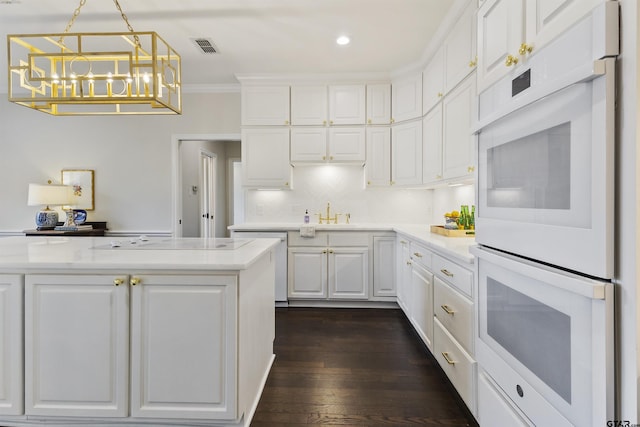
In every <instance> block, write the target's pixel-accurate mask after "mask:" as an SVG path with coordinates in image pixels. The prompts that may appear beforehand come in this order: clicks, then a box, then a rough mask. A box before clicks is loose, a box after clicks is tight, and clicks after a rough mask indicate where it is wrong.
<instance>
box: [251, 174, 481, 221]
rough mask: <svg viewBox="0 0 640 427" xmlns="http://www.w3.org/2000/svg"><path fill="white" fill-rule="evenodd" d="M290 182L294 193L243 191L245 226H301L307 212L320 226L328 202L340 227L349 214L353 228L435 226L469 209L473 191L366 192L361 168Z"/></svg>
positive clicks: (295, 177) (465, 188) (466, 188)
mask: <svg viewBox="0 0 640 427" xmlns="http://www.w3.org/2000/svg"><path fill="white" fill-rule="evenodd" d="M292 182H293V188H292V190H288V191H260V190H249V191H247V192H246V198H245V222H302V221H303V217H304V213H305V210H307V209H308V211H309V215H310V217H311V223H312V224H315V223H317V222H318V216H317V214H318V213H322V214H323V216H324V214H325V213H326V206H327V202H329V203H331V215H332V216H333V214H334V213H336V212H337V213H340V214H342V215H341V216H340V217H339V223H344V222H345V215H344V214H346V213H349V214H351V222H352V223H354V224H356V223H415V224H431V223H434V222H433V221H434V220H435V221H436V223H437V222H438V221H439V219H440V218H441V214H442V213H444V212H445V210H447V209H448V210H451V209H457V208H456V206H458V208H459V206H460V204H469V205H471V204H473V187H472V186H463V187H454V188H443V189H438V190H424V189H402V188H398V187H389V188H368V189H367V188H366V186H365V176H364V168H363V167H361V166H347V165H317V166H303V167H296V168H294V170H293V180H292ZM450 205H451V207H447V208H444V206H450ZM442 209H445V210H442ZM441 210H442V212H440V211H441ZM434 212H435V214H436V216H435V217H434ZM440 222H441V221H440Z"/></svg>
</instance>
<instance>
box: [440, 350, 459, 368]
mask: <svg viewBox="0 0 640 427" xmlns="http://www.w3.org/2000/svg"><path fill="white" fill-rule="evenodd" d="M442 357H444V360H446V361H447V363H448V364H449V365H455V364H456V362H455V360H451V357H449V353H447V352H446V351H443V352H442Z"/></svg>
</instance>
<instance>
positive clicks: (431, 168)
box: [422, 104, 442, 184]
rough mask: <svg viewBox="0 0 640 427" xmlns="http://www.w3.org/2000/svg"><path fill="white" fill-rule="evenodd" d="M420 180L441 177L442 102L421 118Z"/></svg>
mask: <svg viewBox="0 0 640 427" xmlns="http://www.w3.org/2000/svg"><path fill="white" fill-rule="evenodd" d="M422 141H423V146H422V182H423V183H425V184H426V183H430V182H435V181H439V180H440V179H442V104H439V105H438V106H437V107H436V108H434V109H433V110H431V111H430V112H429V114H427V115H426V116H425V117H424V119H422Z"/></svg>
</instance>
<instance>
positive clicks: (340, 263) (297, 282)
mask: <svg viewBox="0 0 640 427" xmlns="http://www.w3.org/2000/svg"><path fill="white" fill-rule="evenodd" d="M368 259H369V249H368V248H362V247H354V248H348V247H346V248H343V247H337V248H333V247H331V248H329V247H324V248H321V247H294V248H289V262H288V265H289V298H293V299H295V298H303V299H308V298H311V299H317V298H321V299H324V298H329V299H367V298H368V297H369V275H368Z"/></svg>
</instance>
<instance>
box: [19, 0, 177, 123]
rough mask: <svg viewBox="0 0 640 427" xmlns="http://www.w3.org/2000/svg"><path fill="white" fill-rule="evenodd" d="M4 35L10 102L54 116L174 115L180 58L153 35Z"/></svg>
mask: <svg viewBox="0 0 640 427" xmlns="http://www.w3.org/2000/svg"><path fill="white" fill-rule="evenodd" d="M113 2H114V3H115V5H116V8H117V9H118V11H119V12H120V14H121V15H122V19H123V20H124V22H125V23H126V25H127V28H128V29H129V31H128V32H123V33H71V32H70V29H71V27H72V25H73V23H74V22H75V20H76V18H77V17H78V15H79V14H80V9H81V8H82V6H84V5H85V3H86V0H80V5H79V6H78V7H77V8H76V10H75V11H74V13H73V16H72V17H71V19H70V21H69V23H68V24H67V27H66V29H65V30H64V32H63V33H57V34H9V35H7V46H8V59H9V88H8V89H9V90H8V94H9V101H11V102H15V103H17V104H20V105H23V106H25V107H29V108H33V109H35V110H38V111H42V112H45V113H48V114H52V115H56V116H77V115H104V114H111V115H114V114H118V115H122V114H130V115H132V114H181V112H182V102H181V98H182V97H181V63H180V55H178V53H177V52H176V51H175V50H173V48H172V47H171V46H169V45H168V44H167V43H166V42H165V41H164V40H163V39H162V38H160V36H158V34H156V33H155V32H135V31H133V28H132V27H131V24H129V20H128V19H127V16H126V15H125V14H124V12H123V11H122V8H121V7H120V4H119V3H118V0H113Z"/></svg>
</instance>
